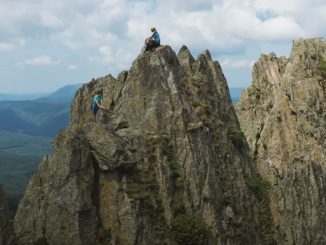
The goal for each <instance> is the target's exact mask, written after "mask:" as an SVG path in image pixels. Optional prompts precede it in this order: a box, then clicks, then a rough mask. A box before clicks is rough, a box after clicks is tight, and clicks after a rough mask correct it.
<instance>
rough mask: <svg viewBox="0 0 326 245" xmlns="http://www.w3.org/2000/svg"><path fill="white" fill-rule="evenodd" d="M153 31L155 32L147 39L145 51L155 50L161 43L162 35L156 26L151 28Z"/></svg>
mask: <svg viewBox="0 0 326 245" xmlns="http://www.w3.org/2000/svg"><path fill="white" fill-rule="evenodd" d="M151 32H152V33H153V34H152V35H151V36H150V37H148V38H146V40H145V45H146V48H145V51H153V50H154V49H155V48H156V47H158V46H160V44H161V40H160V35H159V34H158V32H157V31H156V28H155V27H152V28H151Z"/></svg>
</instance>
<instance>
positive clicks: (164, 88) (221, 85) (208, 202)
mask: <svg viewBox="0 0 326 245" xmlns="http://www.w3.org/2000/svg"><path fill="white" fill-rule="evenodd" d="M97 90H102V91H103V97H104V101H103V102H104V106H105V107H106V108H107V109H106V110H101V111H100V112H99V114H98V116H97V121H96V122H95V121H94V119H93V117H92V115H91V112H90V103H91V101H92V97H93V96H94V92H95V91H97ZM239 130H240V129H239V123H238V121H237V118H236V114H235V111H234V109H233V106H232V103H231V98H230V95H229V91H228V87H227V83H226V81H225V78H224V75H223V73H222V70H221V67H220V65H219V64H218V62H216V61H213V60H212V58H211V56H210V54H209V52H208V51H205V52H204V53H203V54H201V55H199V57H198V58H197V59H196V60H195V59H194V58H193V57H192V56H191V54H190V52H189V50H188V49H187V48H186V47H182V49H181V50H180V53H179V54H178V56H177V55H176V54H175V53H174V52H173V50H172V49H171V48H170V47H168V46H161V47H159V48H157V49H156V50H155V51H154V52H149V53H143V54H140V55H139V57H138V58H137V59H136V60H135V61H134V63H133V65H132V67H131V69H130V70H129V71H128V72H122V73H121V74H120V75H119V76H118V77H117V78H114V77H112V76H107V77H104V78H99V79H97V80H93V81H91V82H90V83H88V84H86V85H84V86H83V87H82V88H81V89H80V90H79V91H78V92H77V94H76V95H75V98H74V101H73V104H72V109H71V121H70V126H69V128H68V129H66V130H64V131H62V132H61V133H60V134H59V135H58V136H57V138H56V140H55V142H54V146H55V154H54V155H53V156H50V157H45V158H44V160H43V162H42V163H41V165H40V169H39V173H38V174H37V175H36V176H34V177H33V178H32V180H31V181H30V183H29V186H28V188H27V191H26V193H25V195H24V197H23V199H22V201H21V203H20V205H19V208H18V211H17V215H16V218H15V230H16V234H17V237H18V239H19V243H20V244H33V243H41V242H43V243H44V244H123V245H128V244H144V245H145V244H146V245H148V244H214V245H215V244H275V242H274V240H273V236H274V234H273V232H274V231H273V227H274V226H273V224H272V221H271V218H270V217H271V216H270V209H269V200H268V198H265V197H263V198H262V196H261V195H257V193H255V192H253V190H252V187H253V185H250V183H252V181H253V180H256V178H258V177H257V175H256V171H255V169H254V167H253V165H252V160H251V158H250V157H249V154H248V150H249V148H248V146H247V144H246V142H245V140H244V138H243V137H241V132H240V131H239ZM250 187H251V188H250ZM263 199H264V201H262V200H263ZM266 204H267V205H266Z"/></svg>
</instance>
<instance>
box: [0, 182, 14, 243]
mask: <svg viewBox="0 0 326 245" xmlns="http://www.w3.org/2000/svg"><path fill="white" fill-rule="evenodd" d="M14 242H15V241H14V230H13V224H12V217H11V216H10V213H9V209H8V204H7V197H6V193H5V191H4V190H3V188H2V186H1V185H0V244H1V245H2V244H4V245H5V244H14Z"/></svg>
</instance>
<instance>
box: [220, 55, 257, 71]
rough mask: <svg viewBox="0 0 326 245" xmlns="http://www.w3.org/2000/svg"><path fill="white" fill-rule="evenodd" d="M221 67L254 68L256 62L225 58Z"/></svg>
mask: <svg viewBox="0 0 326 245" xmlns="http://www.w3.org/2000/svg"><path fill="white" fill-rule="evenodd" d="M220 63H221V66H222V67H223V68H248V69H249V68H252V66H253V64H254V63H255V61H254V60H241V59H240V60H234V59H230V58H224V59H222V60H221V62H220Z"/></svg>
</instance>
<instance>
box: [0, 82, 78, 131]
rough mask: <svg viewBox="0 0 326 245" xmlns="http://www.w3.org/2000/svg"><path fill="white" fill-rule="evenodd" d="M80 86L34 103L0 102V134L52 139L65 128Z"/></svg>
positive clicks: (57, 92) (35, 100)
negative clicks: (3, 132)
mask: <svg viewBox="0 0 326 245" xmlns="http://www.w3.org/2000/svg"><path fill="white" fill-rule="evenodd" d="M80 86H81V84H76V85H69V86H65V87H63V88H60V89H58V90H57V91H55V92H54V93H52V94H49V95H47V96H42V97H40V98H38V99H34V100H18V101H0V115H1V121H0V130H2V131H8V132H11V133H23V134H27V135H33V136H46V137H53V136H54V135H56V134H57V132H58V131H59V130H60V129H62V128H65V127H66V126H67V125H68V119H69V111H70V104H71V101H72V99H73V96H74V94H75V92H76V90H77V89H78V88H79V87H80Z"/></svg>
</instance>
